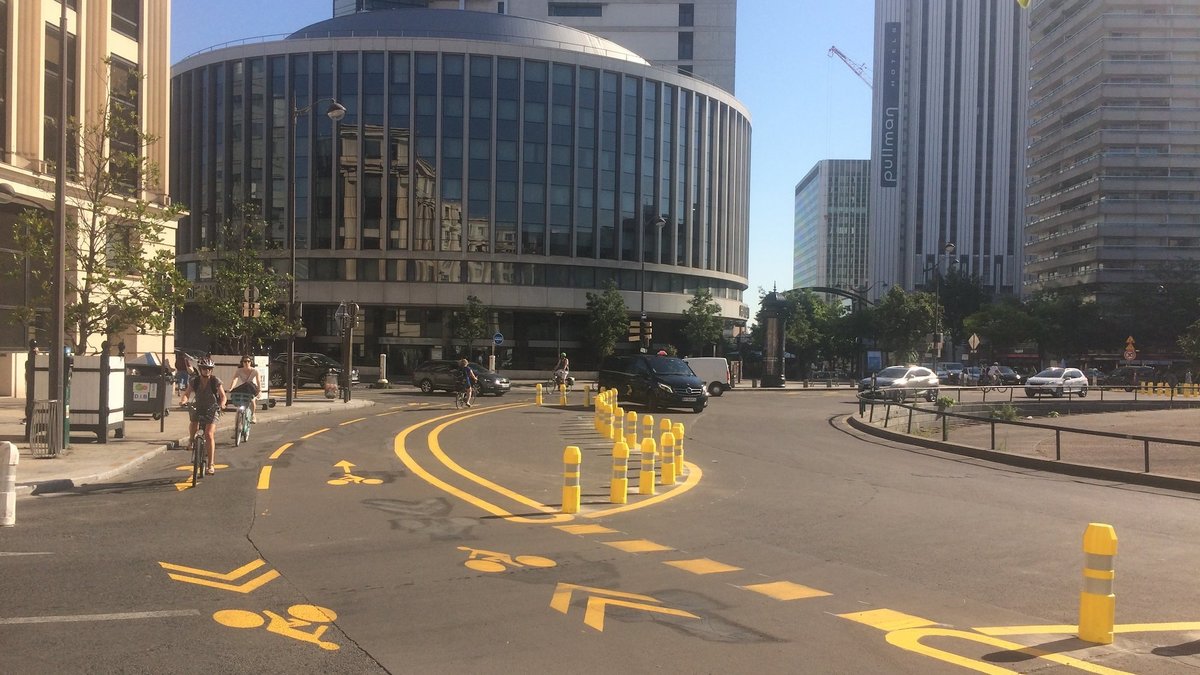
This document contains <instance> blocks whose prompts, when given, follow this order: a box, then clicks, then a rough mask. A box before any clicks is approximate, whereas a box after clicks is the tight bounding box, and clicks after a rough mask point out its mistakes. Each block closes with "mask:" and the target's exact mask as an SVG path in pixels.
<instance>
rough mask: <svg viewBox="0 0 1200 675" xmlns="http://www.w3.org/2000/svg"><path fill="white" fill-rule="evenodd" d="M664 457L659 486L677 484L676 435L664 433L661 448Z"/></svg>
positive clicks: (660, 452) (660, 451)
mask: <svg viewBox="0 0 1200 675" xmlns="http://www.w3.org/2000/svg"><path fill="white" fill-rule="evenodd" d="M659 454H661V455H662V473H660V474H659V475H658V484H659V485H674V484H675V434H673V433H671V432H669V431H664V432H663V435H662V444H661V445H660V446H659Z"/></svg>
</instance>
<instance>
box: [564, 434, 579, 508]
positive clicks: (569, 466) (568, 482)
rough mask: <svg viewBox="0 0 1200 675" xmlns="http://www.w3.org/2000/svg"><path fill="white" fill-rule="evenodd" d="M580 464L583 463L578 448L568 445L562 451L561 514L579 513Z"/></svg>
mask: <svg viewBox="0 0 1200 675" xmlns="http://www.w3.org/2000/svg"><path fill="white" fill-rule="evenodd" d="M581 463H583V454H582V453H581V452H579V448H578V447H576V446H574V445H568V446H567V447H566V449H565V450H563V492H562V495H563V496H562V512H563V513H579V499H580V496H581V494H582V492H581V491H580V487H579V465H580V464H581Z"/></svg>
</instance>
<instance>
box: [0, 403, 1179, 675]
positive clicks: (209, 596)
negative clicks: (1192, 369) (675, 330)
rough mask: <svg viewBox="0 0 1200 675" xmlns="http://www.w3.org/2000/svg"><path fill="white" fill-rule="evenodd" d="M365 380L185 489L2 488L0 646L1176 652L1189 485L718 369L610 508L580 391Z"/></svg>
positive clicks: (954, 657)
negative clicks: (1099, 475)
mask: <svg viewBox="0 0 1200 675" xmlns="http://www.w3.org/2000/svg"><path fill="white" fill-rule="evenodd" d="M372 396H373V397H375V398H376V399H377V405H376V406H375V407H374V408H371V409H367V410H359V411H353V412H351V413H347V414H342V415H338V414H331V415H322V416H313V417H311V418H305V419H303V420H300V421H297V422H294V423H290V424H289V425H287V426H281V427H278V428H275V427H271V426H265V425H264V426H262V427H261V428H256V429H255V434H254V436H253V437H252V439H251V442H250V445H248V446H243V447H242V448H239V449H236V450H234V449H231V448H227V447H221V448H219V453H218V463H228V464H229V465H230V467H229V468H228V469H224V470H219V471H218V473H217V475H216V476H214V477H212V478H209V479H205V481H203V482H202V483H201V485H200V486H199V487H198V488H195V489H179V488H180V487H183V486H179V485H177V483H179V482H180V481H182V480H183V478H182V476H183V472H182V471H177V470H176V468H175V467H176V466H182V465H183V463H184V458H183V457H182V454H183V453H170V454H169V455H168V456H167V457H165V458H163V459H162V461H159V462H155V463H150V464H147V465H145V466H143V467H140V468H139V470H138V471H137V472H135V473H133V474H131V475H129V476H127V477H123V478H122V479H121V480H119V481H114V482H113V483H111V484H108V485H100V486H90V487H87V486H85V487H83V488H78V489H76V490H74V491H72V492H69V493H63V494H58V495H51V496H45V497H31V498H27V499H23V500H22V502H21V505H20V509H21V519H20V524H19V525H18V527H16V528H10V529H4V530H0V601H2V602H3V605H2V606H0V654H3V664H4V665H3V668H2V669H3V670H4V671H6V672H23V673H41V672H155V673H158V672H202V671H203V672H239V673H240V672H245V673H275V672H346V673H359V672H393V673H400V672H419V673H443V672H445V673H450V672H467V671H473V672H485V673H504V672H537V671H554V672H580V673H593V672H596V673H599V672H612V671H619V670H624V671H628V672H634V673H641V672H649V671H660V672H688V673H695V672H714V673H715V672H723V673H727V672H754V673H796V672H813V673H842V672H844V673H952V672H970V671H971V670H982V671H983V672H1034V671H1036V672H1039V673H1060V672H1061V673H1066V672H1078V670H1085V671H1088V672H1136V673H1171V672H1180V671H1183V670H1189V669H1194V668H1197V667H1200V656H1197V655H1198V654H1200V642H1197V641H1196V640H1198V639H1200V603H1198V602H1197V601H1198V600H1200V584H1197V583H1196V581H1195V578H1194V574H1193V570H1194V569H1195V568H1196V563H1197V561H1198V560H1200V503H1198V501H1197V498H1196V497H1195V496H1192V495H1184V494H1178V493H1172V492H1169V491H1162V490H1153V489H1146V488H1135V487H1129V486H1122V485H1113V484H1106V483H1102V482H1099V481H1089V480H1082V479H1076V478H1069V477H1064V476H1057V475H1053V474H1045V473H1038V472H1032V471H1027V470H1020V469H1013V468H1011V467H1005V466H1000V465H993V464H989V463H986V462H981V461H976V460H969V459H963V458H960V457H954V456H950V455H944V454H940V453H937V452H934V451H929V450H922V449H912V448H908V447H904V446H899V445H892V444H887V443H882V442H880V441H878V440H875V439H870V438H861V437H859V436H857V435H855V434H854V433H852V432H850V431H849V430H847V429H846V428H845V426H844V425H843V424H842V423H840V421H839V420H840V418H841V417H843V416H845V415H846V414H848V413H850V412H852V411H853V410H855V407H854V404H853V399H852V395H850V394H848V393H847V392H818V393H812V392H754V391H747V392H740V391H739V392H731V393H728V394H726V395H725V396H723V397H721V398H719V399H714V400H713V401H712V402H711V404H710V407H709V409H708V410H707V411H705V412H704V413H702V414H699V415H696V414H693V413H691V412H690V411H673V412H671V413H668V414H667V416H669V417H670V418H671V419H672V420H673V421H675V422H682V423H684V424H685V425H686V426H687V430H686V442H685V451H686V457H687V461H688V462H689V463H690V470H689V474H688V482H687V483H686V484H685V483H681V484H678V485H676V486H674V487H672V488H668V489H663V490H661V491H660V494H661V495H662V496H661V498H656V499H658V501H656V502H654V503H649V504H646V503H645V500H646V499H647V498H646V497H639V496H637V495H636V492H637V489H636V486H637V480H638V478H637V473H636V472H632V471H631V480H630V483H631V487H632V490H631V492H633V493H634V494H633V495H631V498H630V503H631V505H634V506H638V508H632V509H628V510H617V509H616V507H614V506H613V505H611V504H608V503H607V502H608V492H609V477H610V465H609V463H610V462H611V457H610V444H608V443H607V442H604V441H601V440H600V439H599V436H598V435H597V433H596V432H595V431H594V429H593V426H592V417H591V414H590V413H589V412H587V411H585V410H583V409H582V407H574V408H568V409H562V408H557V407H544V408H537V407H534V406H531V405H529V404H528V403H529V401H528V399H527V398H520V397H518V396H517V395H515V394H514V395H510V396H507V397H503V398H489V399H484V400H481V401H480V402H479V404H478V405H477V406H476V407H475V408H472V409H470V410H465V411H461V412H458V411H455V410H454V409H453V406H452V405H451V403H452V398H450V397H448V396H442V395H438V396H435V397H425V396H421V395H417V394H412V393H406V392H389V393H386V394H385V393H378V394H372ZM640 412H641V411H639V413H640ZM658 417H661V415H656V418H658ZM289 444H290V445H289ZM566 445H578V446H580V447H581V448H582V451H583V466H582V480H581V485H582V493H583V497H582V502H583V507H582V509H581V513H580V514H578V515H576V516H573V517H569V516H565V515H563V514H559V513H558V510H559V505H560V501H561V496H562V487H561V486H562V481H563V475H562V474H563V466H562V456H563V448H564V446H566ZM632 464H633V463H632V462H631V466H632ZM1089 522H1098V523H1107V524H1110V525H1112V526H1113V527H1114V528H1115V530H1116V533H1117V535H1118V537H1119V540H1120V543H1119V553H1118V555H1117V557H1116V561H1117V562H1116V568H1117V581H1116V589H1117V610H1116V618H1117V624H1118V625H1119V626H1123V627H1125V628H1122V629H1119V630H1120V631H1121V632H1118V634H1117V637H1116V641H1115V643H1114V644H1113V645H1093V644H1091V643H1084V642H1081V641H1078V640H1076V639H1074V637H1073V635H1074V633H1073V631H1072V630H1071V629H1070V626H1071V625H1073V624H1074V623H1075V622H1076V621H1077V620H1078V606H1079V588H1080V580H1081V577H1082V567H1083V555H1082V552H1081V541H1082V536H1083V532H1084V529H1085V528H1086V527H1087V525H1088V523H1089ZM164 563H165V565H164ZM172 575H173V576H172ZM1168 623H1170V625H1165V624H1168ZM1022 646H1023V647H1037V648H1038V649H1040V650H1042V651H1044V652H1047V653H1049V654H1050V657H1048V658H1037V657H1036V656H1035V655H1034V654H1033V653H1030V652H1019V651H1015V650H1016V649H1018V648H1019V647H1022ZM1070 659H1077V660H1078V662H1076V663H1074V664H1073V665H1072V664H1071V662H1070ZM989 669H990V670H989ZM1106 669H1107V670H1106Z"/></svg>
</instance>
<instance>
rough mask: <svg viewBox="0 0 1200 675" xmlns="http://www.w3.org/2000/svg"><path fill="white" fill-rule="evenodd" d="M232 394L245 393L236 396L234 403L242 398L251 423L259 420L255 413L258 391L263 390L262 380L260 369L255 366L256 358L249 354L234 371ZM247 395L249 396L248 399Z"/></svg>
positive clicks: (230, 384) (230, 391)
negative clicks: (259, 374)
mask: <svg viewBox="0 0 1200 675" xmlns="http://www.w3.org/2000/svg"><path fill="white" fill-rule="evenodd" d="M229 386H230V389H229V393H230V394H244V395H245V396H235V397H234V403H237V402H238V399H242V400H243V401H245V404H246V413H247V415H248V416H249V417H250V423H251V424H254V423H256V422H258V420H257V419H255V415H254V408H255V405H254V402H255V400H256V399H257V398H258V392H259V391H261V390H262V382H261V380H259V376H258V370H257V369H256V368H255V367H254V360H253V359H251V358H250V357H249V356H243V357H242V360H241V363H240V364H239V365H238V369H237V370H235V371H234V372H233V382H230V383H229ZM245 397H249V400H246V398H245Z"/></svg>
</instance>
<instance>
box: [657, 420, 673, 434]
mask: <svg viewBox="0 0 1200 675" xmlns="http://www.w3.org/2000/svg"><path fill="white" fill-rule="evenodd" d="M671 429H672V426H671V420H670V418H667V417H664V418H662V419H661V420H659V421H658V433H659V435H660V436H661V435H662V434H665V433H667V432H668V431H671Z"/></svg>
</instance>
